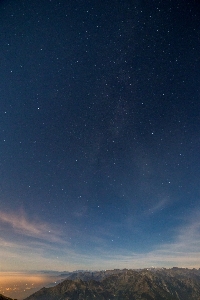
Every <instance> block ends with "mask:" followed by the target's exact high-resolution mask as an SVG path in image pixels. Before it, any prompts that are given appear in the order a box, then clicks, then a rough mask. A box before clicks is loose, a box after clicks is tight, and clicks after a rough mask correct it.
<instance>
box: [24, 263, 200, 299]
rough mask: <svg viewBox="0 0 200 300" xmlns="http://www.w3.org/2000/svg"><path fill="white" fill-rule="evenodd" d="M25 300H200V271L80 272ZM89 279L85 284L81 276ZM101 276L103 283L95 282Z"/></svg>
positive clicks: (178, 269)
mask: <svg viewBox="0 0 200 300" xmlns="http://www.w3.org/2000/svg"><path fill="white" fill-rule="evenodd" d="M73 276H74V277H76V278H74V280H71V279H66V280H64V281H63V282H62V283H60V284H58V285H57V286H54V287H51V288H42V289H41V290H39V291H38V292H36V293H34V294H33V295H31V296H29V297H28V298H26V299H25V300H83V299H88V300H90V299H91V300H92V299H96V300H105V299H106V300H108V299H110V300H113V299H117V300H125V299H129V300H199V299H200V270H196V269H193V270H189V269H180V268H172V269H143V270H111V271H101V272H93V273H92V272H85V273H84V272H80V273H76V276H75V274H73ZM84 276H85V278H87V280H85V281H83V280H82V279H80V277H84ZM97 277H100V278H101V280H99V281H97V280H95V279H96V278H97Z"/></svg>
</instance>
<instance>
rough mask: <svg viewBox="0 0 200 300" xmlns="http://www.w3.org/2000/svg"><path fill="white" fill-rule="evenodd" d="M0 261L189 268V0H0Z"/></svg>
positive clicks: (192, 214) (197, 261) (199, 256)
mask: <svg viewBox="0 0 200 300" xmlns="http://www.w3.org/2000/svg"><path fill="white" fill-rule="evenodd" d="M0 79H1V80H0V114H1V117H0V271H11V270H16V271H19V270H45V269H46V270H76V269H107V268H125V267H126V268H140V267H141V268H142V267H151V266H155V267H161V266H162V267H172V266H180V267H200V180H199V179H200V3H198V1H192V0H191V1H181V0H179V1H174V0H173V1H172V0H171V1H170V0H167V1H158V0H152V1H144V0H132V1H130V0H124V1H121V0H119V1H113V0H109V1H104V0H102V1H94V0H93V1H92V0H87V1H83V0H73V1H64V0H60V1H59V0H34V1H31V0H22V1H16V0H7V1H6V0H5V1H0Z"/></svg>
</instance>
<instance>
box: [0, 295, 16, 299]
mask: <svg viewBox="0 0 200 300" xmlns="http://www.w3.org/2000/svg"><path fill="white" fill-rule="evenodd" d="M0 300H13V299H12V298H8V297H6V296H4V295H2V294H0Z"/></svg>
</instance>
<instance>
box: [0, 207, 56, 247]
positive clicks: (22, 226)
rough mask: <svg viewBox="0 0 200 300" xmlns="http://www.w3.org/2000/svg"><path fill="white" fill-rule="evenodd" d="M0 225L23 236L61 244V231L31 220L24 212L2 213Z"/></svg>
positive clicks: (0, 212)
mask: <svg viewBox="0 0 200 300" xmlns="http://www.w3.org/2000/svg"><path fill="white" fill-rule="evenodd" d="M0 223H1V224H2V225H3V224H6V225H8V226H10V228H11V230H13V231H14V232H15V233H18V234H21V235H23V236H28V237H33V238H37V239H42V240H46V241H49V242H61V241H62V239H61V231H60V230H59V229H58V228H55V226H54V228H52V225H50V224H48V223H46V222H41V221H39V220H34V219H32V220H29V219H28V217H27V216H26V214H25V213H24V212H23V211H19V212H15V213H13V212H9V213H6V212H3V211H0Z"/></svg>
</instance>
